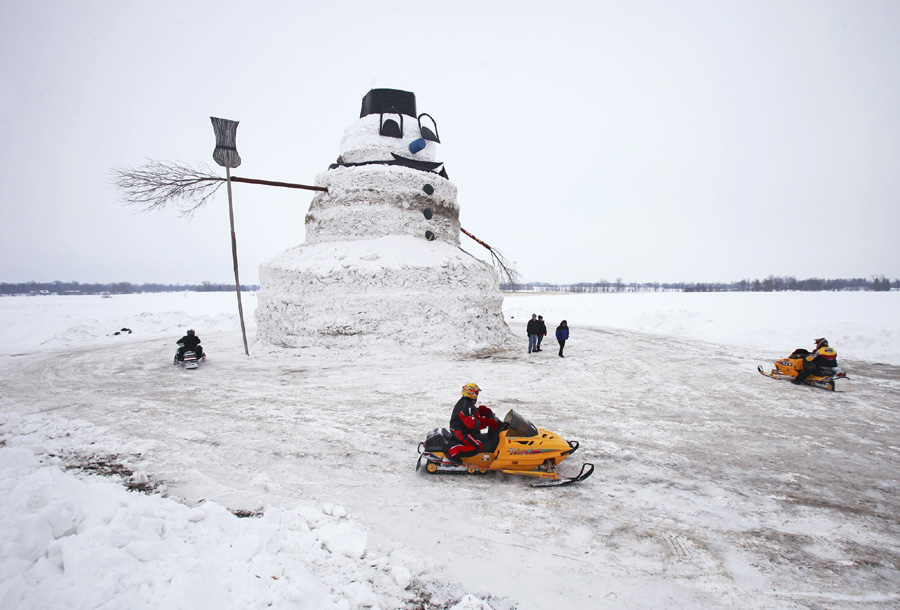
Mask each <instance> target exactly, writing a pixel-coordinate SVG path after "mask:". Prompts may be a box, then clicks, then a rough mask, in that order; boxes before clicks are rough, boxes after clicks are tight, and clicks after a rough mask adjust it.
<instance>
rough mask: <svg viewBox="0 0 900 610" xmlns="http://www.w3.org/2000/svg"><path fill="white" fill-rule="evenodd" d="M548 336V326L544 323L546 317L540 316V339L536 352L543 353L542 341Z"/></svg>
mask: <svg viewBox="0 0 900 610" xmlns="http://www.w3.org/2000/svg"><path fill="white" fill-rule="evenodd" d="M546 336H547V324H546V323H545V322H544V316H538V339H537V348H536V349H535V350H534V351H536V352H539V351H541V341H543V340H544V337H546Z"/></svg>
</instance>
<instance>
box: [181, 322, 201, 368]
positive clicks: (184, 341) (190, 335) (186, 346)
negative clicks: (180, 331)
mask: <svg viewBox="0 0 900 610" xmlns="http://www.w3.org/2000/svg"><path fill="white" fill-rule="evenodd" d="M176 343H178V352H176V354H175V360H177V361H178V362H184V352H186V351H188V350H190V351H192V352H194V355H195V356H197V360H200V359H201V358H202V357H203V347H201V345H200V337H198V336H197V333H195V332H194V329H193V328H192V329H190V330H188V331H187V334H186V335H185V336H183V337H182V338H181V339H179V340H178V341H176Z"/></svg>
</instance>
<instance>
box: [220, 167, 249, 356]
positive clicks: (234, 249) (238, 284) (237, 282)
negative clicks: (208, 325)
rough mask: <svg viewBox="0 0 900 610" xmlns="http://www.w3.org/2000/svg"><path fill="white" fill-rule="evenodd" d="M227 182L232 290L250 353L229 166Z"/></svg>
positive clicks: (226, 169) (242, 333)
mask: <svg viewBox="0 0 900 610" xmlns="http://www.w3.org/2000/svg"><path fill="white" fill-rule="evenodd" d="M225 176H226V181H227V184H228V219H229V220H230V221H231V256H232V258H233V259H234V290H235V292H237V302H238V316H240V318H241V336H242V337H243V338H244V354H246V355H247V356H249V355H250V350H249V348H248V347H247V329H246V328H245V327H244V306H243V305H242V304H241V278H240V277H239V275H238V255H237V237H236V236H235V234H234V205H233V204H232V202H231V168H229V167H227V166H226V167H225Z"/></svg>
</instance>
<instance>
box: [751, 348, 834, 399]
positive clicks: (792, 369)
mask: <svg viewBox="0 0 900 610" xmlns="http://www.w3.org/2000/svg"><path fill="white" fill-rule="evenodd" d="M809 355H810V352H809V351H808V350H805V349H803V348H802V347H801V348H799V349H795V350H794V352H793V353H792V354H791V355H790V356H788V357H787V358H783V359H781V360H776V361H775V368H773V369H772V370H771V371H769V372H767V371H765V370H764V369H763V367H762V365H760V366H758V367H756V368H757V370H758V371H759V372H760V373H762V374H763V375H765V376H766V377H771V378H772V379H789V380H790V379H794V378H796V377H797V375H799V374H800V371H801V370H803V362H804V359H805V358H806V357H807V356H809ZM832 370H833V371H834V374H833V375H810V376H809V377H807V378H806V379H805V380H804V381H803V382H804V383H806V384H808V385H811V386H815V387H817V388H824V389H826V390H831V391H832V392H849V391H850V378H849V377H847V374H846V373H845V372H844V369H842V368H841V367H839V366H837V367H834V369H832Z"/></svg>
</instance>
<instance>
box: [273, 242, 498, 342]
mask: <svg viewBox="0 0 900 610" xmlns="http://www.w3.org/2000/svg"><path fill="white" fill-rule="evenodd" d="M259 271H260V291H259V293H258V299H259V301H258V307H257V310H256V322H257V337H258V339H260V340H261V341H263V342H265V343H268V344H271V345H274V346H279V347H286V348H300V347H313V346H330V347H340V346H346V347H354V346H363V345H371V344H372V342H373V341H385V340H387V341H390V342H392V343H395V344H400V345H405V346H410V347H415V348H420V349H425V350H427V351H479V350H484V349H493V348H498V347H501V346H508V345H509V340H510V331H509V328H508V327H507V325H506V322H505V321H504V320H503V313H502V303H503V297H502V295H501V293H500V288H499V278H498V276H497V273H496V271H495V270H494V269H493V268H492V267H491V266H490V265H489V264H487V263H485V262H484V261H481V260H480V259H477V258H475V257H473V256H472V255H470V254H468V253H466V252H464V251H463V250H461V249H460V248H459V247H456V246H452V245H450V244H447V243H445V242H442V241H426V240H424V239H421V238H417V237H412V236H399V235H393V236H385V237H379V238H374V239H366V240H361V239H356V240H351V241H343V242H337V241H331V242H324V243H318V244H306V245H301V246H297V247H295V248H292V249H290V250H287V251H285V252H283V253H281V254H279V255H278V256H276V257H275V258H274V259H272V260H271V261H269V262H268V263H265V264H264V265H262V266H260V270H259Z"/></svg>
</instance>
